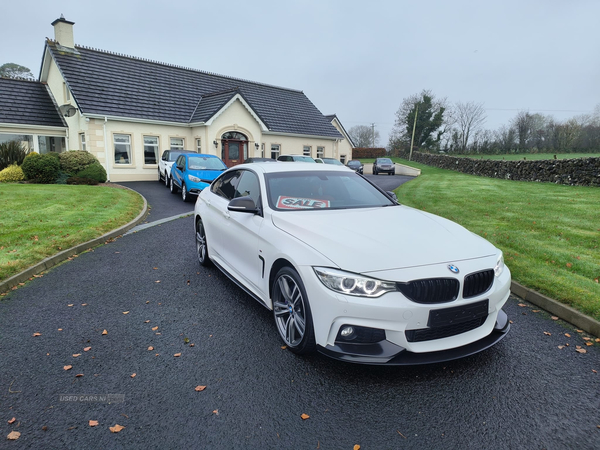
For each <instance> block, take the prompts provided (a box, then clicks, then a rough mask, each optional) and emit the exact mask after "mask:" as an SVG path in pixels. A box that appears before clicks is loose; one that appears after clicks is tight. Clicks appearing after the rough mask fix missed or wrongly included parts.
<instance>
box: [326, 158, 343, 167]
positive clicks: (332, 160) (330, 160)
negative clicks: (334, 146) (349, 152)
mask: <svg viewBox="0 0 600 450" xmlns="http://www.w3.org/2000/svg"><path fill="white" fill-rule="evenodd" d="M323 162H324V163H325V164H335V165H336V166H343V164H342V163H341V162H339V161H338V160H337V159H335V158H323Z"/></svg>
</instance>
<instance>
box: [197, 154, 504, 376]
mask: <svg viewBox="0 0 600 450" xmlns="http://www.w3.org/2000/svg"><path fill="white" fill-rule="evenodd" d="M194 214H195V220H194V226H195V232H196V249H197V254H198V260H199V262H200V264H201V265H203V266H207V265H209V264H212V263H214V264H215V265H216V266H217V267H218V268H219V269H220V270H221V271H223V272H224V273H225V274H226V275H227V276H228V277H229V278H231V279H232V280H233V281H234V282H235V283H237V284H238V285H239V286H240V287H241V288H242V289H244V290H245V291H246V292H247V293H248V294H249V295H250V296H252V297H254V298H255V299H256V300H258V301H259V302H260V303H261V304H262V305H263V306H265V307H266V308H268V309H270V310H272V311H273V317H274V320H275V325H276V327H277V331H278V332H279V335H280V336H281V339H283V341H284V342H285V345H286V346H287V347H288V348H289V349H290V350H291V351H293V352H296V353H298V354H306V353H310V352H313V351H315V350H318V351H320V352H322V353H324V354H326V355H328V356H331V357H334V358H337V359H340V360H344V361H350V362H355V363H366V364H389V365H404V364H424V363H434V362H442V361H448V360H452V359H456V358H461V357H464V356H467V355H472V354H474V353H477V352H480V351H482V350H485V349H487V348H489V347H491V346H492V345H494V344H495V343H497V342H498V341H499V340H500V339H502V338H503V337H504V336H505V335H506V333H507V332H508V330H509V328H510V324H509V321H508V318H507V316H506V314H505V313H504V311H502V306H503V305H504V303H505V302H506V301H507V299H508V296H509V294H510V281H511V278H510V271H509V270H508V268H507V267H506V266H505V265H504V260H503V257H502V252H501V251H500V250H498V249H497V248H496V247H494V246H493V245H492V244H490V243H489V242H488V241H486V240H485V239H483V238H481V237H479V236H477V235H475V234H473V233H471V232H470V231H468V230H466V229H465V228H463V227H462V226H460V225H458V224H456V223H454V222H451V221H449V220H446V219H444V218H442V217H438V216H435V215H433V214H429V213H426V212H423V211H419V210H416V209H413V208H410V207H407V206H404V205H401V204H399V203H398V202H397V201H396V199H395V196H394V194H393V193H389V192H384V191H382V190H380V189H379V188H378V187H376V186H375V185H373V184H371V183H370V182H369V181H367V180H366V179H365V178H364V177H362V176H361V175H359V174H357V173H354V172H350V171H349V170H348V169H347V168H345V167H336V166H331V165H325V164H308V163H295V164H268V163H255V164H242V165H239V166H235V167H232V168H230V169H229V170H227V171H225V172H224V173H223V174H221V175H220V176H219V177H218V178H217V179H216V180H215V181H214V182H213V183H212V184H211V185H210V187H209V188H206V189H204V190H203V191H202V192H201V193H200V195H199V196H198V199H197V202H196V206H195V213H194Z"/></svg>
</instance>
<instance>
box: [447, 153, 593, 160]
mask: <svg viewBox="0 0 600 450" xmlns="http://www.w3.org/2000/svg"><path fill="white" fill-rule="evenodd" d="M449 156H456V157H457V158H472V159H496V160H506V161H519V160H523V159H525V160H528V161H529V160H531V161H539V160H541V159H555V158H554V156H556V159H576V158H600V153H519V154H511V155H454V154H451V155H449Z"/></svg>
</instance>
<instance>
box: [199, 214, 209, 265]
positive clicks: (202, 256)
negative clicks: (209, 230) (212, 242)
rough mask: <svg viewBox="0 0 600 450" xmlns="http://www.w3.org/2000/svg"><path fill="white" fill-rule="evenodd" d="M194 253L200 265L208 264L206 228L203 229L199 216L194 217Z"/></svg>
mask: <svg viewBox="0 0 600 450" xmlns="http://www.w3.org/2000/svg"><path fill="white" fill-rule="evenodd" d="M196 255H197V256H198V262H199V263H200V265H201V266H204V267H208V266H210V264H211V263H210V259H209V257H208V245H207V243H206V230H205V229H204V224H203V223H202V218H201V217H198V218H197V219H196Z"/></svg>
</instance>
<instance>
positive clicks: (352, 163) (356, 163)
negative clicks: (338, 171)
mask: <svg viewBox="0 0 600 450" xmlns="http://www.w3.org/2000/svg"><path fill="white" fill-rule="evenodd" d="M348 165H349V166H350V167H360V161H348Z"/></svg>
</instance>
